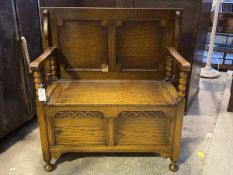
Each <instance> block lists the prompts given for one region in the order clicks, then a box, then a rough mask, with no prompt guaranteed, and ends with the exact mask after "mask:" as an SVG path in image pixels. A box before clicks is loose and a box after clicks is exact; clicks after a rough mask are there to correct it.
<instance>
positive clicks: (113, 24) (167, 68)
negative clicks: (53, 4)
mask: <svg viewBox="0 0 233 175" xmlns="http://www.w3.org/2000/svg"><path fill="white" fill-rule="evenodd" d="M41 14H42V16H41V19H42V20H41V21H42V36H43V47H44V50H45V52H44V53H43V54H42V55H41V56H40V57H39V58H37V59H36V60H35V61H33V62H32V63H31V65H30V68H31V69H32V70H33V71H34V80H35V89H36V93H37V100H36V104H37V114H38V120H39V128H40V135H41V143H42V151H43V158H44V161H45V162H46V164H45V170H46V171H52V170H53V165H52V164H51V163H50V161H51V158H52V157H55V158H58V157H60V156H61V155H62V154H63V153H67V152H156V153H159V154H160V155H161V156H162V157H164V158H170V159H171V164H170V165H169V168H170V170H172V171H177V169H178V166H177V164H176V162H177V160H178V158H179V150H180V140H181V131H182V121H183V112H184V97H185V88H186V77H187V72H188V71H190V64H189V63H188V62H187V61H186V60H185V59H184V58H183V57H182V56H181V55H180V54H179V53H178V52H177V51H176V48H178V43H179V27H180V21H179V20H180V14H181V10H180V9H113V8H112V9H111V8H42V9H41ZM43 89H45V92H46V99H44V100H43V99H42V97H43Z"/></svg>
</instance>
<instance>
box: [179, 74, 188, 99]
mask: <svg viewBox="0 0 233 175" xmlns="http://www.w3.org/2000/svg"><path fill="white" fill-rule="evenodd" d="M186 83H187V72H180V77H179V85H178V97H179V99H178V100H179V101H180V100H182V99H183V98H184V97H185V90H186Z"/></svg>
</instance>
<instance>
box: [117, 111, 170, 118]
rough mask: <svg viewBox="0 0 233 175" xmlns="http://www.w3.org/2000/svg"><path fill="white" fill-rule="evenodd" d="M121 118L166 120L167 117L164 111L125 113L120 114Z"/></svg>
mask: <svg viewBox="0 0 233 175" xmlns="http://www.w3.org/2000/svg"><path fill="white" fill-rule="evenodd" d="M118 117H119V118H138V117H144V118H165V117H166V115H165V113H164V112H162V111H123V112H121V113H119V114H118Z"/></svg>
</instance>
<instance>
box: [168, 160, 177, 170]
mask: <svg viewBox="0 0 233 175" xmlns="http://www.w3.org/2000/svg"><path fill="white" fill-rule="evenodd" d="M169 169H170V170H171V171H172V172H176V171H177V170H178V165H177V164H176V163H173V162H172V163H170V164H169Z"/></svg>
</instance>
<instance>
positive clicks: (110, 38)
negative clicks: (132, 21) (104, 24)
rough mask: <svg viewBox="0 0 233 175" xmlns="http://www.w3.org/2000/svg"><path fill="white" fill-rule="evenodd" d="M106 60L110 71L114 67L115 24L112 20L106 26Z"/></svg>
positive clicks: (113, 69)
mask: <svg viewBox="0 0 233 175" xmlns="http://www.w3.org/2000/svg"><path fill="white" fill-rule="evenodd" d="M108 62H109V68H110V70H111V71H115V67H116V26H115V23H114V22H113V21H111V22H110V23H109V26H108Z"/></svg>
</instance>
